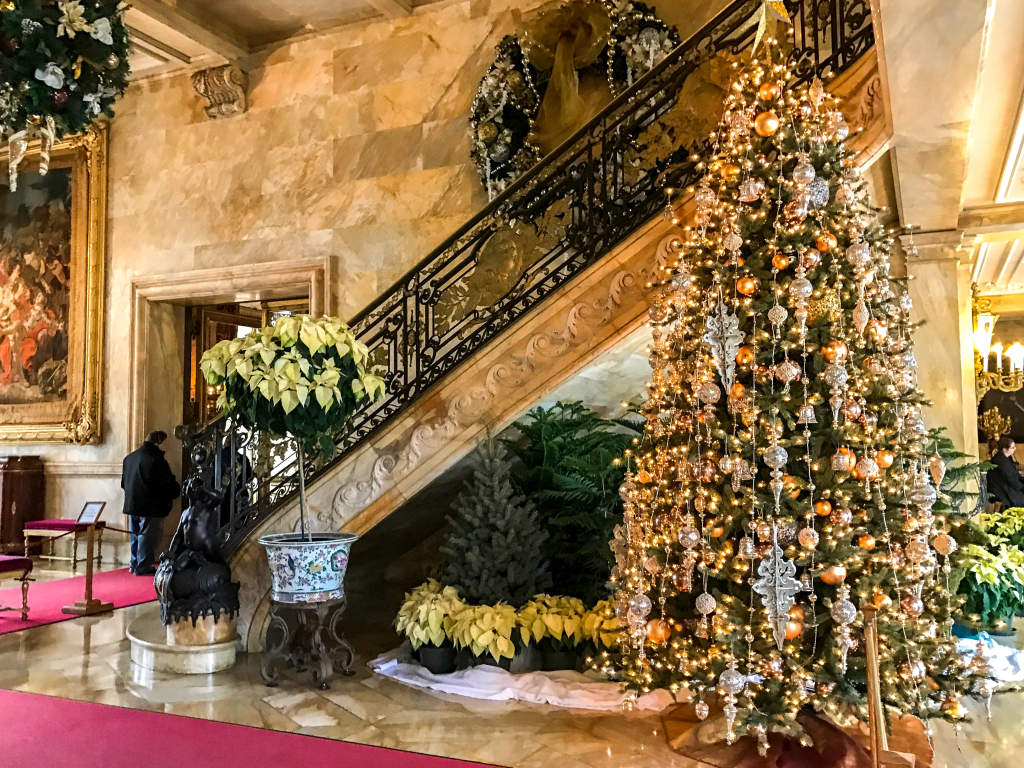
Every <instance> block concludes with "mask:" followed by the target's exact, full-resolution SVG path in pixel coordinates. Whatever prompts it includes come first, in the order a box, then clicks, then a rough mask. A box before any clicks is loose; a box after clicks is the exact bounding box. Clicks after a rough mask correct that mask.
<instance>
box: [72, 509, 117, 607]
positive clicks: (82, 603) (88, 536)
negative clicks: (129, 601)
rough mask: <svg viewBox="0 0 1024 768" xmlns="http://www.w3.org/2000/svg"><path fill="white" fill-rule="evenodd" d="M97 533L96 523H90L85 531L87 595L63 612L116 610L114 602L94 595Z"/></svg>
mask: <svg viewBox="0 0 1024 768" xmlns="http://www.w3.org/2000/svg"><path fill="white" fill-rule="evenodd" d="M95 533H96V525H95V523H90V524H89V528H88V529H87V530H86V532H85V596H84V597H83V598H82V599H81V600H78V601H77V602H75V603H73V604H72V605H65V606H64V607H63V608H61V609H60V610H61V613H67V614H70V615H72V616H92V615H93V614H94V613H106V612H107V611H112V610H114V604H113V603H105V602H103V601H102V600H96V599H95V598H93V596H92V570H93V568H92V550H93V538H94V536H95Z"/></svg>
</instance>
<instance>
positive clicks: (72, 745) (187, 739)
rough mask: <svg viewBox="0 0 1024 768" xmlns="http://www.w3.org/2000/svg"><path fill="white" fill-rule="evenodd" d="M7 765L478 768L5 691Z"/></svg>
mask: <svg viewBox="0 0 1024 768" xmlns="http://www.w3.org/2000/svg"><path fill="white" fill-rule="evenodd" d="M0 765H4V766H11V768H14V767H15V766H17V768H53V766H69V768H70V767H71V766H73V768H139V766H144V768H182V766H192V765H194V766H210V767H211V768H254V766H273V768H293V767H294V768H300V767H301V768H312V767H313V766H337V768H347V767H349V766H351V768H356V767H357V766H358V768H470V767H476V768H479V767H480V766H482V765H483V764H482V763H468V762H465V761H462V760H450V759H447V758H442V757H433V756H431V755H421V754H417V753H414V752H399V751H397V750H393V749H384V748H383V747H370V746H366V745H364V744H350V743H349V742H345V741H334V740H333V739H321V738H317V737H313V736H300V735H298V734H294V733H282V732H280V731H265V730H262V729H260V728H249V727H247V726H242V725H231V724H230V723H218V722H214V721H211V720H199V719H196V718H191V717H179V716H177V715H164V714H160V713H157V712H146V711H142V710H137V709H126V708H123V707H111V706H108V705H106V704H91V703H85V702H81V701H68V700H67V699H58V698H54V697H52V696H39V695H37V694H34V693H21V692H18V691H0Z"/></svg>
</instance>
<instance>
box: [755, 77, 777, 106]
mask: <svg viewBox="0 0 1024 768" xmlns="http://www.w3.org/2000/svg"><path fill="white" fill-rule="evenodd" d="M781 93H782V89H781V88H779V84H778V83H777V82H775V81H774V80H769V81H768V82H765V83H761V86H760V87H759V88H758V89H757V97H758V98H759V99H761V101H774V100H775V99H777V98H779V94H781Z"/></svg>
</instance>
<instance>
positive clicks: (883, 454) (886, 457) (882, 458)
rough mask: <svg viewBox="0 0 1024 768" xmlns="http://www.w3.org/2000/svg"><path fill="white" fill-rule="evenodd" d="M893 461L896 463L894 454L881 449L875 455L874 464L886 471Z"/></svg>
mask: <svg viewBox="0 0 1024 768" xmlns="http://www.w3.org/2000/svg"><path fill="white" fill-rule="evenodd" d="M894 461H896V454H894V453H893V452H892V451H890V450H889V449H888V448H883V449H882V450H880V451H879V452H878V453H876V454H875V463H876V464H878V466H879V468H880V469H888V468H889V467H891V466H892V463H893V462H894Z"/></svg>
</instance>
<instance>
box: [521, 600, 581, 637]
mask: <svg viewBox="0 0 1024 768" xmlns="http://www.w3.org/2000/svg"><path fill="white" fill-rule="evenodd" d="M586 613H587V609H586V607H585V606H584V605H583V601H582V600H580V599H579V598H576V597H562V596H559V595H535V596H534V598H533V599H532V600H530V601H528V602H527V603H526V604H525V605H523V607H522V608H520V609H519V611H518V612H517V613H516V621H517V624H518V626H519V633H520V636H521V637H522V640H523V642H524V643H530V642H533V643H540V642H542V641H546V642H547V643H548V644H549V645H551V646H553V647H554V648H557V649H569V648H575V647H576V646H577V645H579V644H580V643H581V642H582V641H583V640H584V634H583V621H584V618H585V616H586Z"/></svg>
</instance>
